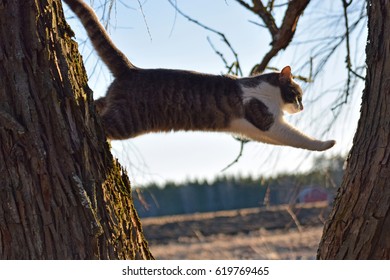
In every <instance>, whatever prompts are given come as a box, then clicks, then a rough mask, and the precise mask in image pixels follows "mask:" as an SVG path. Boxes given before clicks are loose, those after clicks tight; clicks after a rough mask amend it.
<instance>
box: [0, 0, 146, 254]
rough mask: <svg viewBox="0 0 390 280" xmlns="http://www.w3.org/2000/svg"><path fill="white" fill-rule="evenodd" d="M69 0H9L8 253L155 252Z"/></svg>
mask: <svg viewBox="0 0 390 280" xmlns="http://www.w3.org/2000/svg"><path fill="white" fill-rule="evenodd" d="M71 35H72V31H71V30H70V29H69V27H68V25H67V24H66V22H65V21H64V18H63V11H62V4H61V2H60V0H42V1H33V0H12V1H4V0H0V61H1V62H0V178H1V182H0V203H1V206H0V258H1V259H134V258H143V259H150V258H152V256H151V254H150V252H149V250H148V247H147V243H146V241H145V240H144V237H143V234H142V229H141V226H140V222H139V220H138V217H137V214H136V211H135V209H134V206H133V202H132V198H131V192H130V183H129V181H128V178H127V176H126V174H125V172H124V171H123V170H122V169H121V167H120V166H119V164H118V163H116V162H115V161H114V160H113V158H112V156H111V154H110V151H109V147H108V145H107V143H106V140H105V136H104V134H103V131H102V129H101V126H100V123H99V121H98V120H97V118H96V117H95V112H94V107H93V103H92V93H91V91H90V90H89V88H88V86H87V80H86V75H85V71H84V68H83V66H82V58H81V57H80V55H79V54H78V51H77V45H76V43H74V42H73V41H72V40H71V38H70V37H71Z"/></svg>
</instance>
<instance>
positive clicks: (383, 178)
mask: <svg viewBox="0 0 390 280" xmlns="http://www.w3.org/2000/svg"><path fill="white" fill-rule="evenodd" d="M367 6H368V18H369V22H368V28H369V31H368V44H367V48H366V53H367V67H368V69H367V77H366V88H365V91H364V94H363V98H362V107H361V117H360V121H359V124H358V129H357V132H356V135H355V139H354V144H353V148H352V150H351V152H350V155H349V159H348V165H347V169H346V171H345V175H344V179H343V183H342V185H341V187H340V190H339V194H338V196H337V198H336V201H335V205H334V209H333V211H332V213H331V215H330V220H329V221H328V223H327V224H326V225H325V229H324V233H323V236H322V240H321V243H320V247H319V251H318V258H319V259H390V183H389V180H390V36H389V34H390V18H389V15H390V1H388V0H375V1H374V0H373V1H369V3H368V5H367Z"/></svg>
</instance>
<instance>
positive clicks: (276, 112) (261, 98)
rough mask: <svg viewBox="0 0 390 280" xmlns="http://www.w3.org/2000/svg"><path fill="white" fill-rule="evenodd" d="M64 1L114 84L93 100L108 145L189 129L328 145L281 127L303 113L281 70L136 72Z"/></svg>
mask: <svg viewBox="0 0 390 280" xmlns="http://www.w3.org/2000/svg"><path fill="white" fill-rule="evenodd" d="M64 2H66V3H67V4H68V6H69V7H70V8H71V9H72V11H73V12H74V13H75V14H76V15H77V16H78V17H79V18H80V20H81V22H82V24H83V25H84V27H85V29H86V30H87V33H88V36H89V37H90V39H91V41H92V44H93V46H94V48H95V49H96V51H97V53H98V54H99V56H100V57H101V59H102V60H103V61H104V63H105V64H106V65H107V66H108V68H109V69H110V71H111V72H112V74H113V75H114V78H115V79H114V81H113V82H112V84H111V85H110V86H109V88H108V90H107V94H106V96H105V97H103V98H100V99H98V100H96V101H95V105H96V108H97V110H98V113H99V114H100V116H101V118H102V121H103V126H104V128H105V131H106V135H107V137H108V138H109V139H113V140H114V139H127V138H132V137H136V136H138V135H141V134H145V133H150V132H168V131H179V130H184V131H190V130H192V131H194V130H197V131H219V132H227V133H232V134H235V135H238V136H239V137H241V138H246V139H250V140H255V141H259V142H264V143H269V144H274V145H285V146H291V147H296V148H302V149H307V150H314V151H323V150H327V149H329V148H331V147H332V146H333V145H334V144H335V143H336V142H335V141H333V140H330V141H320V140H317V139H314V138H312V137H310V136H307V135H305V134H304V133H303V132H301V131H299V130H298V129H296V128H295V127H293V126H292V125H290V124H289V123H287V122H286V121H285V120H284V118H283V112H284V111H285V112H287V113H290V114H294V113H298V112H300V111H302V110H303V105H302V94H303V93H302V90H301V88H300V87H299V85H298V84H296V83H295V82H294V80H293V79H292V75H291V68H290V67H289V66H286V67H284V68H283V70H282V71H281V72H280V73H269V74H262V75H258V76H253V77H247V78H237V77H233V76H218V75H209V74H203V73H196V72H191V71H184V70H170V69H142V68H138V67H136V66H134V65H133V64H132V63H131V62H130V61H129V60H128V59H127V57H126V56H125V55H124V54H123V53H122V52H121V51H120V50H119V49H117V47H116V46H115V45H114V43H113V42H112V41H111V39H110V37H109V35H108V34H107V32H106V30H105V29H104V27H103V26H102V24H101V23H100V22H99V20H98V18H97V16H96V14H95V12H94V11H93V10H92V8H91V7H89V6H88V5H87V4H86V3H84V2H83V1H82V0H64Z"/></svg>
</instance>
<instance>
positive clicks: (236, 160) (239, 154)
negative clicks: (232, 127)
mask: <svg viewBox="0 0 390 280" xmlns="http://www.w3.org/2000/svg"><path fill="white" fill-rule="evenodd" d="M236 140H238V141H240V142H241V145H240V152H239V153H238V156H237V157H236V159H235V160H233V161H232V162H231V163H230V164H229V165H228V166H226V167H225V168H223V169H222V170H221V172H224V171H226V170H227V169H229V168H230V167H232V166H233V165H234V164H236V163H237V162H238V161H239V160H240V158H241V157H242V152H243V151H244V145H245V144H246V143H248V142H249V141H248V140H242V139H237V138H236Z"/></svg>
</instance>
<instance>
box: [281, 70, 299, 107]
mask: <svg viewBox="0 0 390 280" xmlns="http://www.w3.org/2000/svg"><path fill="white" fill-rule="evenodd" d="M278 84H279V88H280V93H281V97H282V100H283V106H282V110H283V111H286V112H287V113H289V114H295V113H298V112H300V111H302V110H303V104H302V95H303V91H302V89H301V87H300V86H299V85H298V84H297V83H296V82H295V81H294V80H293V78H292V74H291V68H290V66H286V67H284V68H283V69H282V71H280V73H278Z"/></svg>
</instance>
